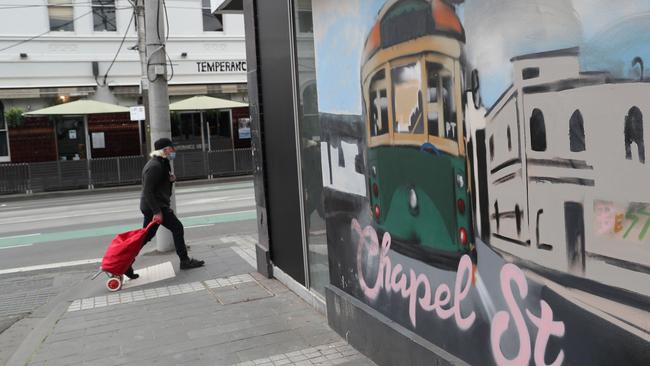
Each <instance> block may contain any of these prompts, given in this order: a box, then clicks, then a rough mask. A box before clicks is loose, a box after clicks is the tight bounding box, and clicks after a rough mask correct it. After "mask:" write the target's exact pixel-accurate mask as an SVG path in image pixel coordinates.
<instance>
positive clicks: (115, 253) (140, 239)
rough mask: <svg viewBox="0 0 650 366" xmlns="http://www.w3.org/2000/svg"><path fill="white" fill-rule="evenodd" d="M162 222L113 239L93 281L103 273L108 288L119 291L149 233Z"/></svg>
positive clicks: (154, 222) (150, 224) (156, 221)
mask: <svg viewBox="0 0 650 366" xmlns="http://www.w3.org/2000/svg"><path fill="white" fill-rule="evenodd" d="M159 223H160V222H159V221H158V220H156V219H154V220H152V221H151V222H150V223H149V225H147V227H145V228H142V229H137V230H132V231H127V232H125V233H121V234H118V235H117V236H115V238H113V240H112V241H111V243H110V244H109V245H108V248H107V249H106V253H104V258H103V259H102V264H101V268H100V269H99V271H97V273H95V275H94V276H93V279H95V278H97V276H99V275H100V274H101V273H102V272H103V273H105V274H106V275H107V276H108V280H106V288H107V289H108V290H109V291H111V292H114V291H118V290H119V289H121V288H122V284H123V283H124V273H126V271H127V270H128V269H129V267H130V266H131V265H132V264H133V262H134V261H135V257H136V256H137V255H138V253H140V249H142V246H143V244H144V238H145V236H146V235H147V232H148V231H149V230H150V229H151V228H152V227H153V226H154V225H157V224H159Z"/></svg>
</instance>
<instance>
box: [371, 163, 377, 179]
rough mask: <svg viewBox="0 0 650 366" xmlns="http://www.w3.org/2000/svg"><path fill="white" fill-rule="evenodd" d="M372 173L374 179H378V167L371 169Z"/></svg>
mask: <svg viewBox="0 0 650 366" xmlns="http://www.w3.org/2000/svg"><path fill="white" fill-rule="evenodd" d="M370 171H371V172H372V176H373V177H377V167H376V166H374V165H373V166H372V168H370Z"/></svg>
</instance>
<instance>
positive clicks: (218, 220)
mask: <svg viewBox="0 0 650 366" xmlns="http://www.w3.org/2000/svg"><path fill="white" fill-rule="evenodd" d="M256 215H257V214H256V212H255V210H244V211H235V212H225V213H218V214H211V215H200V216H189V217H185V218H181V219H180V220H181V222H183V225H184V226H185V227H186V228H188V227H192V226H203V225H214V224H224V223H231V222H238V221H246V220H255V219H256ZM139 228H141V226H140V225H139V224H137V223H133V224H122V225H110V226H102V227H96V228H91V229H77V230H65V231H56V232H50V233H35V234H24V235H15V236H6V237H0V249H8V248H14V247H24V246H31V245H34V244H39V243H56V242H61V241H67V240H74V239H85V238H93V237H99V236H109V235H117V234H119V233H122V232H126V231H130V230H135V229H139Z"/></svg>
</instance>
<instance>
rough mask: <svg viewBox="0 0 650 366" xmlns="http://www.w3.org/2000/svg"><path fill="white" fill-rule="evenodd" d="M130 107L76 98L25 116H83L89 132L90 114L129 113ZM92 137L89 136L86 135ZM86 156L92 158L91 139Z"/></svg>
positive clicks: (87, 144)
mask: <svg viewBox="0 0 650 366" xmlns="http://www.w3.org/2000/svg"><path fill="white" fill-rule="evenodd" d="M128 112H129V108H127V107H122V106H119V105H115V104H109V103H102V102H97V101H94V100H88V99H83V100H76V101H74V102H69V103H63V104H59V105H55V106H52V107H47V108H43V109H39V110H35V111H31V112H26V113H23V115H24V116H83V117H84V129H85V131H86V135H87V134H88V115H89V114H103V113H128ZM85 138H86V139H88V140H89V139H90V138H89V136H88V135H87V136H85ZM86 156H87V158H88V159H91V158H92V156H91V150H90V141H86Z"/></svg>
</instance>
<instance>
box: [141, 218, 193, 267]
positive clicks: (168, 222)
mask: <svg viewBox="0 0 650 366" xmlns="http://www.w3.org/2000/svg"><path fill="white" fill-rule="evenodd" d="M160 212H162V217H163V223H162V226H164V227H165V228H167V229H169V231H171V232H172V236H173V237H174V246H175V247H176V254H178V258H180V259H181V261H184V260H187V259H188V256H187V247H186V246H185V230H184V229H183V223H181V221H180V220H179V219H178V217H176V215H175V214H174V211H172V209H170V208H169V207H163V208H162V209H161V210H160ZM142 214H143V215H144V223H143V224H142V227H147V225H149V223H150V222H151V220H153V212H151V211H142ZM159 226H160V225H158V224H156V225H154V226H153V227H152V228H151V229H150V230H149V232H147V236H145V237H144V242H143V243H142V246H144V245H145V244H147V243H148V242H149V241H150V240H151V239H152V238H153V237H154V236H155V235H156V232H157V231H158V227H159Z"/></svg>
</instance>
